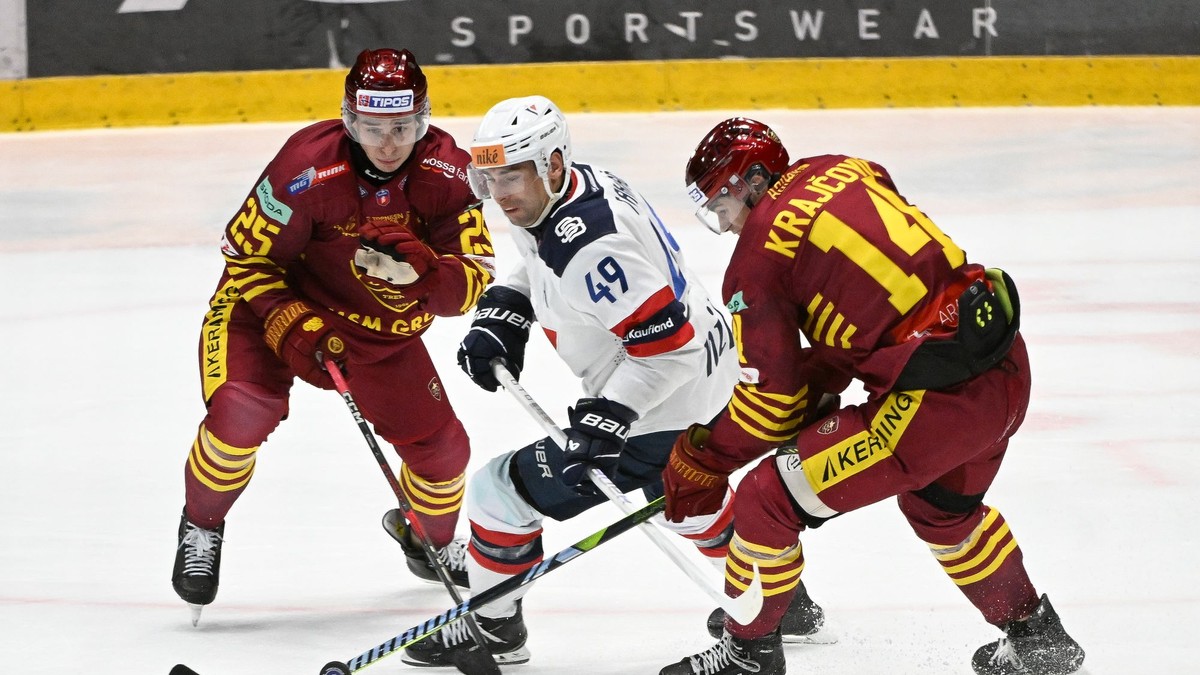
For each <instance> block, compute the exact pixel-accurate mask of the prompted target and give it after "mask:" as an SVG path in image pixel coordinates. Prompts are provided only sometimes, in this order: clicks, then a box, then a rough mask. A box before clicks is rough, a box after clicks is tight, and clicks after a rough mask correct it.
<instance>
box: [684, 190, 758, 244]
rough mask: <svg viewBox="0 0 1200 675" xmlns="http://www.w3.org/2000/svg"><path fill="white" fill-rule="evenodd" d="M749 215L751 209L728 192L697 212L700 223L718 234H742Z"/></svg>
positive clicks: (710, 201) (709, 201)
mask: <svg viewBox="0 0 1200 675" xmlns="http://www.w3.org/2000/svg"><path fill="white" fill-rule="evenodd" d="M749 215H750V208H749V207H748V206H747V205H746V202H745V201H744V200H742V199H741V198H739V197H736V196H734V195H732V194H729V193H727V192H726V193H722V194H719V195H717V196H716V197H713V198H712V199H710V200H708V202H707V203H706V204H705V205H704V206H701V207H700V208H699V209H698V210H697V211H696V216H697V217H698V218H700V222H702V223H704V225H705V226H706V227H708V229H710V230H712V231H714V232H717V233H718V234H719V233H721V232H732V233H734V234H741V233H742V228H743V227H745V226H746V218H747V217H749Z"/></svg>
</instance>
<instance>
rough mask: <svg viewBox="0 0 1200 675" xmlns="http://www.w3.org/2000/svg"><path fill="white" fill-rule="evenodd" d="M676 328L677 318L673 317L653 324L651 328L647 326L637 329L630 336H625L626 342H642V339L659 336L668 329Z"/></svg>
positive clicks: (630, 332)
mask: <svg viewBox="0 0 1200 675" xmlns="http://www.w3.org/2000/svg"><path fill="white" fill-rule="evenodd" d="M674 327H675V317H671V318H669V319H667V320H666V321H663V322H661V323H656V324H653V325H650V326H646V327H645V328H635V329H633V330H631V331H629V335H626V336H625V341H626V342H633V341H634V340H640V339H642V338H648V337H652V336H655V335H658V334H659V333H661V332H663V331H665V330H668V329H671V328H674Z"/></svg>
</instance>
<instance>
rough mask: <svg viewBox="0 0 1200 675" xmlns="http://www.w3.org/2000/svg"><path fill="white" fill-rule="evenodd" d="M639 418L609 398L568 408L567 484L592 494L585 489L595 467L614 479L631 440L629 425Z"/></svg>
mask: <svg viewBox="0 0 1200 675" xmlns="http://www.w3.org/2000/svg"><path fill="white" fill-rule="evenodd" d="M637 418H638V414H637V413H635V412H634V411H632V410H630V409H629V408H626V407H625V406H623V405H621V404H620V403H617V402H616V401H610V400H608V399H606V398H581V399H579V401H578V402H577V403H576V404H575V407H574V408H567V419H569V420H571V428H570V429H567V447H566V452H565V453H563V459H564V460H565V464H564V465H563V482H564V483H566V484H567V485H570V486H571V487H576V488H581V489H585V490H586V491H587V492H591V490H590V489H586V487H585V486H590V483H588V482H587V470H588V468H590V467H593V466H594V467H596V468H598V469H600V470H601V471H603V472H604V473H605V475H607V476H608V477H609V478H611V477H612V476H613V473H614V472H615V470H616V468H617V460H618V459H619V458H620V457H621V450H623V449H625V441H626V440H627V439H628V438H629V425H631V424H633V423H634V421H636V420H637Z"/></svg>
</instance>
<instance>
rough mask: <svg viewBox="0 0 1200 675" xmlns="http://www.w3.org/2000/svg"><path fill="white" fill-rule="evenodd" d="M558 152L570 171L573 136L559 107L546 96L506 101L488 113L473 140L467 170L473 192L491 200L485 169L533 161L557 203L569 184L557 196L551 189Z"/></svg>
mask: <svg viewBox="0 0 1200 675" xmlns="http://www.w3.org/2000/svg"><path fill="white" fill-rule="evenodd" d="M555 151H558V152H559V153H561V154H562V161H563V167H564V168H565V169H567V170H570V168H571V133H570V131H568V129H567V118H566V117H564V116H563V114H562V111H561V110H559V109H558V106H556V105H554V102H553V101H551V100H550V99H548V98H546V97H545V96H521V97H518V98H510V99H505V100H503V101H501V102H499V103H497V104H496V105H494V106H492V109H491V110H489V111H487V114H486V115H484V116H483V120H482V121H481V122H480V123H479V128H478V129H477V130H476V131H475V137H474V138H473V139H472V140H471V149H470V152H471V166H470V167H469V168H468V170H467V175H468V177H469V178H470V182H471V190H472V191H474V193H475V196H476V197H479V198H480V199H487V198H489V197H490V196H491V193H490V190H489V189H488V183H487V180H486V177H485V175H484V173H483V170H485V169H495V168H498V167H502V166H512V165H514V164H520V163H521V162H527V161H533V164H534V166H535V167H536V168H537V173H538V175H539V176H541V177H542V182H543V183H545V185H546V193H547V194H549V195H551V197H553V199H551V203H553V202H556V201H558V199H559V198H560V197H562V193H563V192H565V191H566V189H567V183H568V181H563V185H562V188H561V189H560V190H559V191H558V193H557V194H556V193H555V191H554V189H553V188H551V187H550V173H549V172H550V156H551V155H553V154H554V152H555Z"/></svg>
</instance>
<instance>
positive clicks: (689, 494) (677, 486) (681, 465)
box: [662, 424, 729, 523]
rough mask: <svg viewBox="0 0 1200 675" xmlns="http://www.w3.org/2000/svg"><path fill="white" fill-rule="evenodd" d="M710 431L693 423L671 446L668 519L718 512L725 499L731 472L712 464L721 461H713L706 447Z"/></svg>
mask: <svg viewBox="0 0 1200 675" xmlns="http://www.w3.org/2000/svg"><path fill="white" fill-rule="evenodd" d="M708 433H709V432H708V429H707V428H706V427H704V426H703V425H700V424H693V425H692V426H690V427H688V430H687V431H685V432H683V433H682V434H680V435H679V438H678V439H676V440H675V445H674V447H672V448H671V457H670V459H668V460H667V468H665V469H663V474H662V476H663V489H664V490H665V494H666V503H667V510H666V514H665V515H666V517H667V520H670V521H672V522H675V523H681V522H683V519H684V518H687V517H688V516H701V515H707V514H711V513H716V512H717V511H719V510H720V508H721V505H722V504H723V503H724V502H725V493H726V492H727V491H728V490H729V472H728V471H726V470H723V469H713V468H710V466H708V464H718V463H719V462H713V461H712V460H713V458H712V457H708V456H707V455H708V454H709V453H708V452H707V451H706V450H705V448H704V444H705V443H706V442H707V441H708ZM706 459H707V460H709V461H708V462H707V463H706V461H705V460H706Z"/></svg>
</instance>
